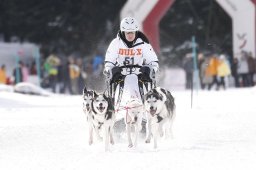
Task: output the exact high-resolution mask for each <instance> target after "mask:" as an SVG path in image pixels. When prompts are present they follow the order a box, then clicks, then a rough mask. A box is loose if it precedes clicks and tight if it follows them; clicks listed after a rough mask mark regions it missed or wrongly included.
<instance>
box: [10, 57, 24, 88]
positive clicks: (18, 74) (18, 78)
mask: <svg viewBox="0 0 256 170" xmlns="http://www.w3.org/2000/svg"><path fill="white" fill-rule="evenodd" d="M22 65H23V63H22V61H20V62H19V64H18V66H17V67H16V68H14V70H13V74H12V75H13V77H14V84H17V83H20V82H22V81H23V75H22V69H21V67H22Z"/></svg>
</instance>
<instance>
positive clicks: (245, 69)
mask: <svg viewBox="0 0 256 170" xmlns="http://www.w3.org/2000/svg"><path fill="white" fill-rule="evenodd" d="M237 72H238V74H239V77H241V78H242V83H241V84H242V86H243V87H248V86H249V65H248V56H247V54H246V52H244V51H242V52H241V57H240V58H239V60H238V69H237Z"/></svg>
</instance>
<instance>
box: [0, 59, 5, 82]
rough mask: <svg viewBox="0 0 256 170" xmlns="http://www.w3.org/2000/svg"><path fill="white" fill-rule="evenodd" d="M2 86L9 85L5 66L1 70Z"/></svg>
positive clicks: (0, 80) (0, 79)
mask: <svg viewBox="0 0 256 170" xmlns="http://www.w3.org/2000/svg"><path fill="white" fill-rule="evenodd" d="M0 84H7V76H6V68H5V65H4V64H3V65H2V66H1V68H0Z"/></svg>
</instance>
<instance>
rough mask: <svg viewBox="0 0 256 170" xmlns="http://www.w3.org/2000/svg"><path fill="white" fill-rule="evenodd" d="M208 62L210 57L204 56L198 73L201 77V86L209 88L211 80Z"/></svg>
mask: <svg viewBox="0 0 256 170" xmlns="http://www.w3.org/2000/svg"><path fill="white" fill-rule="evenodd" d="M209 62H210V58H209V57H207V58H205V60H204V62H203V63H202V64H201V68H200V75H201V78H202V86H201V87H202V89H204V88H205V87H206V86H207V87H208V89H209V86H210V84H211V83H212V81H213V78H212V75H211V74H210V73H208V71H209V69H208V65H209Z"/></svg>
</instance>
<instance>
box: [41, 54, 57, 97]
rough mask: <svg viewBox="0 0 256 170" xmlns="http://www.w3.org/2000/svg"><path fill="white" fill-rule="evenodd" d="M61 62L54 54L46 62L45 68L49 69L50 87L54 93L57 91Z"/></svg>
mask: <svg viewBox="0 0 256 170" xmlns="http://www.w3.org/2000/svg"><path fill="white" fill-rule="evenodd" d="M59 64H60V59H59V58H58V57H57V56H56V55H54V54H51V55H50V56H49V57H48V58H47V59H46V62H45V64H44V67H45V70H46V71H47V74H48V76H49V83H50V87H51V88H52V91H53V92H54V93H55V92H56V85H57V77H58V66H59Z"/></svg>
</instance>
